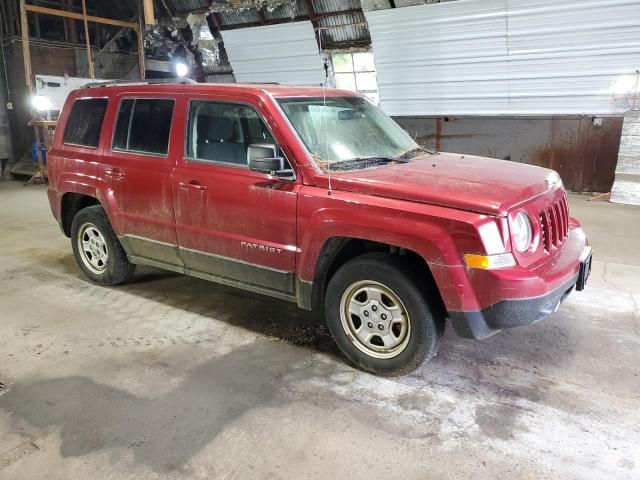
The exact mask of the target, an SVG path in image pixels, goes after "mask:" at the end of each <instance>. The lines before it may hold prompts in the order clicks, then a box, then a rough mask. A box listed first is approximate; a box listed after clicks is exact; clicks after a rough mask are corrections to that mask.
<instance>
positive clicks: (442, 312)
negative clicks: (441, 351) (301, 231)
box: [307, 236, 446, 318]
mask: <svg viewBox="0 0 640 480" xmlns="http://www.w3.org/2000/svg"><path fill="white" fill-rule="evenodd" d="M371 252H385V253H387V254H389V255H393V256H396V257H399V258H401V259H403V260H404V261H405V262H406V264H407V265H408V266H409V267H410V271H411V273H412V275H413V279H414V280H415V281H416V283H417V285H418V286H419V288H420V290H421V291H422V292H423V293H424V295H425V297H426V298H427V299H428V300H429V302H430V304H431V305H432V307H433V308H434V310H435V312H434V313H435V314H437V315H438V316H441V317H442V318H444V317H445V316H446V306H445V302H444V299H443V296H442V294H441V291H440V288H438V283H437V282H436V279H435V277H434V275H433V272H432V270H431V268H430V266H429V264H428V263H427V261H426V260H425V259H424V257H423V256H422V255H420V254H419V253H417V252H416V251H414V250H412V249H408V248H404V247H401V246H398V245H394V244H392V243H385V242H380V241H374V240H367V239H361V238H353V237H342V236H335V237H330V238H328V239H326V240H325V242H324V244H323V245H322V248H321V249H320V253H319V255H318V259H317V262H316V266H315V270H314V274H313V281H312V283H311V285H310V288H308V289H307V290H308V291H307V296H308V297H309V298H308V299H307V302H308V303H309V305H308V306H309V307H310V309H311V310H314V311H315V310H318V311H322V310H323V309H324V296H325V293H326V290H327V285H328V284H329V281H330V280H331V277H332V276H333V275H334V274H335V273H336V272H337V271H338V269H339V268H340V267H341V266H342V265H344V264H345V263H347V262H348V261H350V260H352V259H354V258H356V257H359V256H361V255H364V254H367V253H371Z"/></svg>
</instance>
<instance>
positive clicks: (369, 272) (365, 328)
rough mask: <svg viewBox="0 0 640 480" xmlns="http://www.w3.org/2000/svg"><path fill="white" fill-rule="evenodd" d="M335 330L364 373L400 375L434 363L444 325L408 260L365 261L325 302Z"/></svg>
mask: <svg viewBox="0 0 640 480" xmlns="http://www.w3.org/2000/svg"><path fill="white" fill-rule="evenodd" d="M325 307H326V317H327V324H328V326H329V330H330V331H331V334H332V335H333V338H334V339H335V341H336V344H337V345H338V347H339V348H340V350H341V351H342V352H343V353H344V355H345V356H346V357H347V358H348V359H349V360H351V362H353V363H354V364H355V365H356V366H358V367H360V368H362V369H363V370H366V371H369V372H372V373H376V374H381V375H400V374H404V373H408V372H410V371H412V370H414V369H415V368H417V367H418V366H419V365H420V364H421V363H422V362H423V361H425V360H427V359H429V358H431V357H433V356H434V355H435V354H436V353H437V351H438V347H439V345H440V340H441V338H442V334H443V331H444V320H443V319H441V318H436V316H434V314H433V312H432V310H431V308H430V306H429V303H428V301H427V299H426V298H425V295H424V294H423V292H422V291H421V290H420V288H419V287H418V284H417V283H416V281H414V275H413V273H412V271H411V269H410V268H408V266H407V265H406V263H405V262H404V261H403V259H401V258H398V257H394V256H391V255H387V254H383V253H373V254H367V255H362V256H360V257H357V258H355V259H353V260H350V261H349V262H347V263H346V264H344V265H343V266H342V267H341V268H340V269H339V270H338V271H337V272H336V273H335V275H334V276H333V277H332V278H331V280H330V282H329V286H328V288H327V295H326V298H325Z"/></svg>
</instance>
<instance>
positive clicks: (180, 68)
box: [176, 62, 189, 77]
mask: <svg viewBox="0 0 640 480" xmlns="http://www.w3.org/2000/svg"><path fill="white" fill-rule="evenodd" d="M188 73H189V66H188V65H187V64H186V63H182V62H178V63H176V75H178V76H179V77H185V76H186V75H187V74H188Z"/></svg>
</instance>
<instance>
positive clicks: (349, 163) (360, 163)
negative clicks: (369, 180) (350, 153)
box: [331, 156, 409, 170]
mask: <svg viewBox="0 0 640 480" xmlns="http://www.w3.org/2000/svg"><path fill="white" fill-rule="evenodd" d="M408 161H409V160H404V159H398V158H392V157H378V156H373V157H355V158H350V159H349V160H342V161H340V162H332V163H331V168H334V169H336V170H350V169H352V168H358V167H359V168H367V167H370V166H371V167H373V166H377V165H384V164H386V163H392V162H400V163H407V162H408Z"/></svg>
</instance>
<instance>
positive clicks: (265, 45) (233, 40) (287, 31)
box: [221, 22, 322, 85]
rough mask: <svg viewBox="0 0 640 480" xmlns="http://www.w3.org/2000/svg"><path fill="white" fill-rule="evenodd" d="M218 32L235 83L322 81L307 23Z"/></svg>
mask: <svg viewBox="0 0 640 480" xmlns="http://www.w3.org/2000/svg"><path fill="white" fill-rule="evenodd" d="M221 33H222V38H223V40H224V46H225V48H226V50H227V55H228V57H229V62H230V63H231V66H232V67H233V73H234V75H235V78H236V80H237V81H238V82H278V83H283V84H297V85H321V84H322V60H321V58H320V54H319V52H318V44H317V43H316V37H315V33H314V30H313V26H312V25H311V22H295V23H286V24H281V25H268V26H264V27H252V28H243V29H239V30H223V31H222V32H221Z"/></svg>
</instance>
